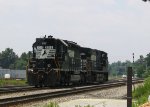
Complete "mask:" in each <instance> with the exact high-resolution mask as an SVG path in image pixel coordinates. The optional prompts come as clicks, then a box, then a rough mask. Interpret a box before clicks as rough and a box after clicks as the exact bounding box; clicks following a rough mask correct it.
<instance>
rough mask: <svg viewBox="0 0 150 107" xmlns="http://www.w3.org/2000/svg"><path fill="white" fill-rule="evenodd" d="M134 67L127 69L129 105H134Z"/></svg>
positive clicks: (128, 106)
mask: <svg viewBox="0 0 150 107" xmlns="http://www.w3.org/2000/svg"><path fill="white" fill-rule="evenodd" d="M132 71H133V69H132V67H128V70H127V107H132Z"/></svg>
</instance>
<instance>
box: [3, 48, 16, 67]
mask: <svg viewBox="0 0 150 107" xmlns="http://www.w3.org/2000/svg"><path fill="white" fill-rule="evenodd" d="M17 59H18V56H17V55H16V53H15V52H14V51H13V49H11V48H6V49H5V51H2V52H1V53H0V66H1V67H2V68H6V69H8V68H15V65H14V63H15V61H16V60H17Z"/></svg>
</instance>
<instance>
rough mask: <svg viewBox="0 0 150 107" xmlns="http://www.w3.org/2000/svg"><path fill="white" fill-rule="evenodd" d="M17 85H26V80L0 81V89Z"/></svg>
mask: <svg viewBox="0 0 150 107" xmlns="http://www.w3.org/2000/svg"><path fill="white" fill-rule="evenodd" d="M17 85H19V86H20V85H27V84H26V80H5V79H0V87H4V86H17Z"/></svg>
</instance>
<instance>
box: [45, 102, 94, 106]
mask: <svg viewBox="0 0 150 107" xmlns="http://www.w3.org/2000/svg"><path fill="white" fill-rule="evenodd" d="M44 107H59V105H58V104H57V103H54V102H50V103H49V104H46V105H44ZM75 107H94V106H90V105H87V106H80V105H76V106H75Z"/></svg>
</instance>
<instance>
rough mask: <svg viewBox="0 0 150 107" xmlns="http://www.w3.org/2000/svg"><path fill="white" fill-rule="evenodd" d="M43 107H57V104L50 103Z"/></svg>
mask: <svg viewBox="0 0 150 107" xmlns="http://www.w3.org/2000/svg"><path fill="white" fill-rule="evenodd" d="M44 107H59V105H58V104H57V103H54V102H50V103H49V104H46V105H45V106H44Z"/></svg>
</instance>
